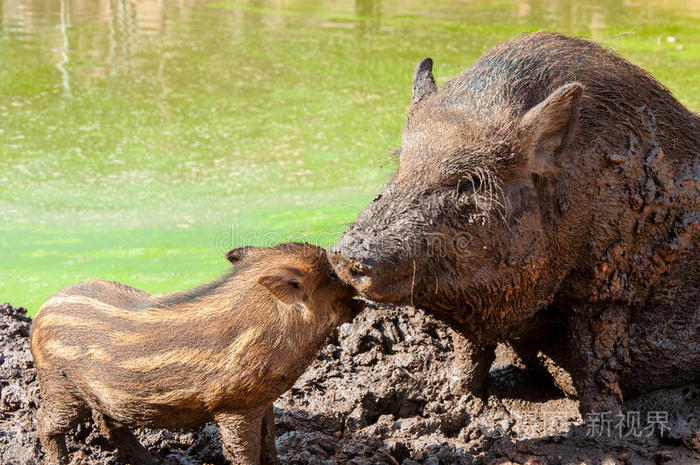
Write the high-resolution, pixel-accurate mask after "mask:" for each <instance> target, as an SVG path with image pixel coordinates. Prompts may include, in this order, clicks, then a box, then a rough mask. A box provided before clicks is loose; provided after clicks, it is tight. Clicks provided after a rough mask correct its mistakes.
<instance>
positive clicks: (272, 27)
mask: <svg viewBox="0 0 700 465" xmlns="http://www.w3.org/2000/svg"><path fill="white" fill-rule="evenodd" d="M0 5H1V10H0V121H2V123H0V186H2V187H1V188H0V300H9V301H11V302H15V303H17V304H22V305H26V306H28V307H29V309H30V312H32V313H33V312H35V311H36V310H37V308H38V305H39V304H40V303H41V302H42V301H43V300H45V299H46V298H47V297H48V296H49V295H50V294H51V293H52V292H54V291H55V290H57V289H59V288H60V287H62V286H64V285H66V284H69V283H71V282H75V281H77V280H80V279H86V278H93V277H101V278H105V279H112V280H120V281H126V282H129V283H131V284H134V285H136V286H140V287H143V288H144V289H146V290H148V291H151V292H165V291H171V290H175V289H178V288H182V287H185V286H189V285H194V284H197V283H199V282H202V281H205V280H206V279H209V278H211V277H212V276H215V275H217V274H219V273H221V272H222V270H223V269H224V267H225V261H224V260H223V259H222V254H223V251H224V249H226V248H227V247H229V246H232V245H237V244H241V243H244V242H245V243H249V244H270V243H274V242H277V241H280V240H289V239H293V240H300V239H301V240H310V241H312V242H314V243H318V244H320V245H328V244H330V243H332V242H333V241H334V239H335V238H336V237H337V236H338V234H339V233H340V232H341V231H342V230H343V229H344V228H345V225H346V224H347V223H348V222H349V221H351V220H352V219H353V217H354V215H355V214H356V213H357V211H359V210H360V209H361V208H362V206H363V205H364V204H365V203H366V202H367V201H368V200H369V199H371V197H372V196H373V195H374V194H375V193H376V192H378V191H379V190H381V184H382V183H383V182H385V180H386V179H387V177H388V176H389V174H390V172H391V170H392V169H393V168H394V167H395V160H394V157H393V156H392V155H391V152H392V149H393V148H394V147H396V146H397V145H398V141H399V136H400V131H401V126H402V124H403V118H404V115H405V112H406V109H407V106H408V102H409V96H410V78H411V72H412V69H413V66H414V65H415V63H416V62H417V61H418V60H419V59H421V58H423V57H424V56H432V57H433V58H434V60H435V63H436V76H437V77H438V81H441V82H444V80H445V79H446V78H448V77H450V76H452V75H454V74H456V73H457V72H459V71H461V70H462V69H463V68H464V67H466V66H467V65H469V64H470V63H471V62H472V61H473V60H474V59H476V57H478V55H479V54H480V53H481V52H482V51H483V50H484V49H486V48H488V47H489V46H491V45H493V44H495V43H497V42H499V41H502V40H504V39H506V38H508V37H511V36H513V35H515V34H517V33H520V32H524V31H533V30H538V29H548V30H556V31H560V32H565V33H569V34H576V35H583V36H586V37H591V38H594V39H596V40H599V41H601V42H603V43H605V44H606V45H607V46H609V47H612V48H614V49H615V50H617V51H619V52H620V53H622V54H623V55H625V56H626V57H628V58H630V59H631V60H632V61H634V62H635V63H637V64H640V65H641V66H643V67H645V68H647V69H649V70H650V71H651V72H652V73H653V74H654V75H655V76H657V78H659V79H660V80H661V81H662V82H664V83H665V84H666V85H667V86H669V87H670V88H671V89H672V90H673V91H674V93H675V94H676V95H677V96H678V97H679V98H680V99H681V100H682V101H683V102H684V103H686V104H687V105H688V106H690V107H691V108H695V109H698V108H700V79H698V76H700V2H698V1H695V0H692V1H661V2H660V1H646V0H641V1H636V2H623V1H613V0H609V1H593V2H572V1H525V0H521V1H505V0H502V1H496V2H486V1H484V2H478V1H467V2H444V1H437V0H436V1H409V2H404V1H379V0H374V1H373V0H365V1H359V0H358V1H356V2H350V1H337V2H325V1H290V2H281V1H220V2H207V1H201V0H179V1H178V0H133V1H127V0H89V1H88V0H0Z"/></svg>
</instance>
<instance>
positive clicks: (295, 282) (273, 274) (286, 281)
mask: <svg viewBox="0 0 700 465" xmlns="http://www.w3.org/2000/svg"><path fill="white" fill-rule="evenodd" d="M258 284H261V285H262V286H264V287H265V288H266V289H267V290H268V291H270V292H271V293H272V295H273V296H275V298H276V299H277V300H279V301H281V302H284V303H285V304H295V303H297V302H300V301H303V300H305V299H306V298H307V297H308V292H307V291H308V289H307V288H308V279H307V275H306V273H305V272H304V271H302V270H300V269H299V268H294V267H281V268H273V269H271V270H268V271H267V272H266V273H265V274H263V275H262V276H260V277H259V278H258Z"/></svg>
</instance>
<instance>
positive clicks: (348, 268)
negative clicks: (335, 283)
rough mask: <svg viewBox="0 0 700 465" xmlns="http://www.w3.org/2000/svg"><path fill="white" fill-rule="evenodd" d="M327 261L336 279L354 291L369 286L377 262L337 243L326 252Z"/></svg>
mask: <svg viewBox="0 0 700 465" xmlns="http://www.w3.org/2000/svg"><path fill="white" fill-rule="evenodd" d="M328 259H329V260H330V262H331V264H332V265H333V268H334V269H335V272H336V273H337V274H338V277H340V279H342V280H343V281H345V282H347V283H349V284H350V285H352V286H353V287H354V288H355V289H358V290H360V291H361V290H362V288H363V287H365V286H367V285H368V284H371V281H372V278H373V277H374V275H375V271H376V264H377V261H376V260H375V259H374V258H372V257H370V256H368V255H367V254H366V253H364V254H362V253H358V251H357V250H352V249H351V248H349V247H347V246H345V247H344V246H343V244H341V243H338V244H336V246H334V247H331V248H330V250H329V251H328Z"/></svg>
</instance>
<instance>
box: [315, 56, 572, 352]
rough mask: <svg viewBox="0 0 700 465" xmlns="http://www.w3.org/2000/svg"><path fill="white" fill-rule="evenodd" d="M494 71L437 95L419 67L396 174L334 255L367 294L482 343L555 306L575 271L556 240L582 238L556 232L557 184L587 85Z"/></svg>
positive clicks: (346, 276)
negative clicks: (514, 78)
mask: <svg viewBox="0 0 700 465" xmlns="http://www.w3.org/2000/svg"><path fill="white" fill-rule="evenodd" d="M470 73H471V74H470ZM496 74H497V73H496ZM496 74H494V73H493V72H492V73H490V74H489V73H485V74H484V73H482V75H479V73H478V72H477V71H471V72H470V70H467V71H466V72H465V73H463V74H462V75H460V76H458V77H457V78H455V79H453V80H452V81H449V82H447V83H446V84H445V85H443V86H442V87H441V88H440V89H439V90H438V88H437V86H436V84H435V81H434V79H433V75H432V60H431V59H430V58H426V59H425V60H423V61H422V62H421V63H420V64H419V65H418V67H417V68H416V72H415V75H414V79H413V105H412V108H411V110H410V112H409V115H408V119H407V123H406V126H405V128H404V132H403V138H402V145H401V149H400V154H399V167H398V170H397V171H396V173H395V174H394V175H393V177H392V178H391V180H390V181H389V183H388V185H387V186H386V189H385V190H384V192H382V193H381V194H379V195H378V196H377V197H376V198H375V199H374V200H373V201H372V202H371V203H370V204H369V205H368V206H367V207H366V208H365V209H364V210H362V212H360V213H359V215H358V216H357V219H356V220H355V222H354V223H353V224H352V225H351V226H350V228H349V229H348V230H347V231H346V232H345V233H344V234H343V236H342V237H341V239H340V240H339V241H338V243H337V244H336V245H335V246H334V247H332V248H331V250H330V251H329V257H330V260H331V262H332V264H333V266H334V267H335V269H336V271H337V273H338V275H339V276H340V277H341V278H342V279H343V280H345V281H347V282H348V283H350V284H352V285H353V286H354V287H355V288H356V289H357V290H358V291H360V292H361V293H362V294H363V295H364V296H366V297H368V298H370V299H373V300H376V301H381V302H391V303H397V304H410V305H414V306H417V307H421V308H424V309H426V310H428V311H430V312H431V313H433V314H435V315H436V316H438V317H440V318H442V319H443V320H445V321H447V322H448V323H449V324H451V326H452V327H453V328H455V329H457V330H459V331H461V332H462V333H464V334H467V335H470V336H471V337H473V338H474V339H475V340H477V341H482V342H487V341H491V340H495V339H500V338H501V337H502V336H503V335H504V334H506V333H508V334H511V335H512V333H513V330H514V328H517V326H518V325H519V324H521V323H522V322H523V321H524V320H525V319H527V318H528V317H530V316H532V315H533V314H534V313H536V312H537V311H538V310H539V309H541V308H543V307H544V306H546V305H547V304H548V303H549V302H551V300H552V297H553V295H554V294H555V293H556V289H557V287H558V286H559V285H560V284H561V280H562V278H563V275H564V274H566V270H567V267H570V266H571V260H568V259H567V256H566V254H565V253H563V252H562V247H561V244H560V241H561V240H562V237H565V239H566V240H567V241H569V240H573V241H576V240H577V239H576V238H574V237H572V236H571V231H568V230H567V231H566V232H560V231H558V230H557V228H558V224H557V220H556V219H555V218H554V216H555V215H554V214H553V213H552V211H553V209H552V204H553V203H555V199H554V198H553V197H552V196H553V194H552V190H553V187H552V184H553V181H552V179H553V178H555V177H556V173H557V172H559V171H560V170H561V168H560V167H559V161H558V160H559V158H560V157H561V156H562V154H564V153H568V156H571V152H572V150H574V149H573V148H572V147H573V146H574V145H575V144H574V139H576V134H577V126H578V125H577V121H578V113H579V106H580V103H581V99H582V95H583V90H584V89H583V86H582V85H581V84H580V83H578V82H565V83H564V84H562V85H556V86H555V85H553V84H552V85H549V86H546V85H545V86H531V87H530V88H526V87H527V85H525V84H522V85H519V84H518V83H517V82H516V83H512V82H508V81H506V80H504V78H503V77H499V76H497V75H496ZM571 246H572V245H571V244H566V247H571ZM485 328H486V329H485Z"/></svg>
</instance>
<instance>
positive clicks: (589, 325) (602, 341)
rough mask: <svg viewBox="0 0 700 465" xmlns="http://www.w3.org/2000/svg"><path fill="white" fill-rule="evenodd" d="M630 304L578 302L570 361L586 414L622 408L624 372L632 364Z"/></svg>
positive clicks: (570, 336) (572, 325)
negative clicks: (629, 334) (621, 376)
mask: <svg viewBox="0 0 700 465" xmlns="http://www.w3.org/2000/svg"><path fill="white" fill-rule="evenodd" d="M628 320H629V308H628V307H626V306H623V305H605V306H602V305H591V304H577V305H576V306H575V307H574V308H572V317H571V318H570V320H569V325H568V326H569V328H568V333H569V334H568V339H569V340H568V344H569V354H570V357H571V359H570V360H569V361H568V363H567V365H568V367H569V370H570V372H571V377H572V379H573V382H574V386H575V387H576V391H577V392H578V396H579V400H580V407H579V408H580V410H581V413H582V414H583V415H587V414H605V413H608V414H610V415H613V416H614V415H615V414H617V413H619V412H620V411H621V408H622V400H623V399H622V391H621V390H620V386H619V384H618V383H619V377H620V375H621V374H622V373H623V372H624V371H625V370H626V369H627V368H628V367H629V363H630V355H629V348H628V333H627V328H628Z"/></svg>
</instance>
